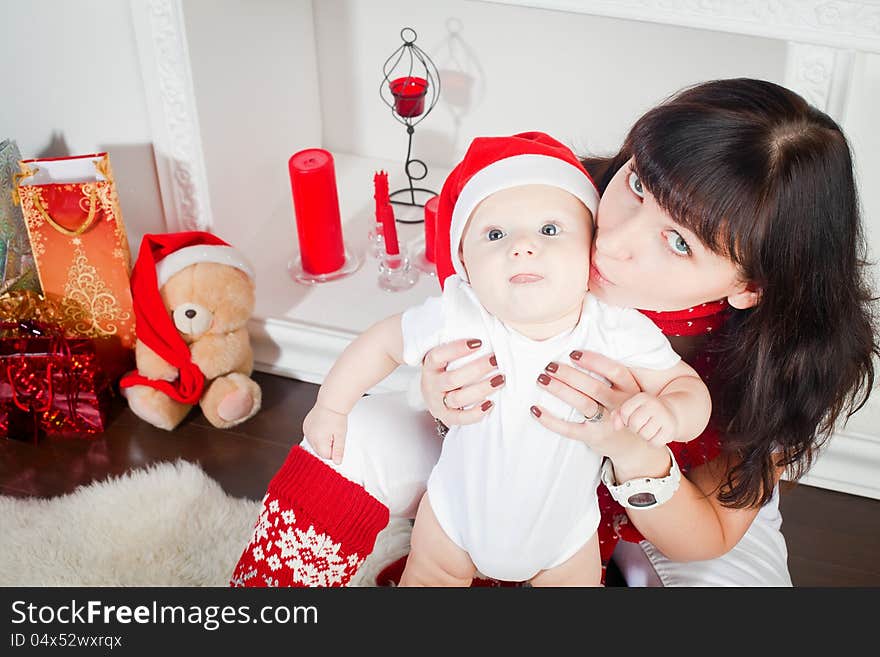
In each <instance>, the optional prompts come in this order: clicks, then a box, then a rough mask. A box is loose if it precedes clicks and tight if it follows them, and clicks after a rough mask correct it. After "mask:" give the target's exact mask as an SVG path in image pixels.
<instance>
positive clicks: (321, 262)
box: [287, 148, 345, 274]
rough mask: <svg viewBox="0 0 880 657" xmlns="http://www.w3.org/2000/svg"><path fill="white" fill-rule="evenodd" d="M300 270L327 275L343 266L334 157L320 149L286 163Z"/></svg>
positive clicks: (301, 152) (312, 150)
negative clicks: (300, 262)
mask: <svg viewBox="0 0 880 657" xmlns="http://www.w3.org/2000/svg"><path fill="white" fill-rule="evenodd" d="M287 164H288V169H289V171H290V187H291V190H292V192H293V209H294V212H295V213H296V232H297V235H298V236H299V251H300V257H301V258H302V268H303V270H304V271H306V272H308V273H309V274H329V273H332V272H335V271H337V270H339V269H341V268H342V266H343V265H344V264H345V246H344V245H343V243H342V221H341V220H340V218H339V197H338V195H337V193H336V171H335V169H334V167H333V156H332V155H331V154H330V153H329V152H328V151H325V150H324V149H322V148H308V149H306V150H302V151H299V152H298V153H294V154H293V155H292V156H291V158H290V160H289V161H288V163H287Z"/></svg>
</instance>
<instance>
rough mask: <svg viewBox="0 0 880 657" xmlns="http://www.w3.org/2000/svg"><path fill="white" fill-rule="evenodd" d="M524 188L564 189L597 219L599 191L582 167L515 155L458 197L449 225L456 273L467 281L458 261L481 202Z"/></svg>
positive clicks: (480, 176) (491, 167)
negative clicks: (507, 191) (546, 187)
mask: <svg viewBox="0 0 880 657" xmlns="http://www.w3.org/2000/svg"><path fill="white" fill-rule="evenodd" d="M520 185H549V186H551V187H558V188H560V189H564V190H565V191H566V192H569V193H570V194H573V195H574V196H575V197H577V198H578V199H580V201H581V202H582V203H583V204H584V205H586V206H587V209H589V211H590V212H592V213H593V215H595V214H596V208H597V207H598V205H599V191H598V190H597V189H596V186H595V185H594V184H593V183H592V181H591V180H590V179H589V178H588V177H587V175H586V174H585V173H584V172H583V171H582V170H581V169H579V168H578V167H576V166H574V165H573V164H570V163H568V162H566V161H565V160H562V159H560V158H558V157H553V156H550V155H535V154H531V153H529V154H525V155H514V156H512V157H506V158H504V159H501V160H498V161H497V162H493V163H492V164H490V165H489V166H487V167H484V168H483V169H480V170H479V171H478V172H477V173H475V174H474V175H473V176H471V178H470V179H469V180H468V181H467V183H466V184H465V186H464V187H463V188H462V190H461V193H459V195H458V200H457V201H456V203H455V208H454V209H453V210H452V219H451V221H450V224H449V251H450V256H451V257H452V266H453V267H454V268H455V273H456V274H458V275H459V276H461V278H462V280H467V275H466V273H465V271H464V265H463V264H462V262H461V258H459V257H458V249H459V245H460V243H461V236H462V233H463V232H464V227H465V226H466V225H467V221H468V218H469V217H470V216H471V212H473V211H474V208H476V207H477V205H479V204H480V201H482V200H483V199H485V198H486V197H488V196H490V195H491V194H494V193H495V192H500V191H501V190H502V189H510V188H511V187H519V186H520Z"/></svg>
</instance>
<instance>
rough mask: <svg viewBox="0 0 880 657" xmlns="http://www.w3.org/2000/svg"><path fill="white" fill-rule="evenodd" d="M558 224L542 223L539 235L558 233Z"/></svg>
mask: <svg viewBox="0 0 880 657" xmlns="http://www.w3.org/2000/svg"><path fill="white" fill-rule="evenodd" d="M558 234H559V226H557V225H556V224H544V225H543V226H541V235H551V236H552V235H558Z"/></svg>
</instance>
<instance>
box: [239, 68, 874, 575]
mask: <svg viewBox="0 0 880 657" xmlns="http://www.w3.org/2000/svg"><path fill="white" fill-rule="evenodd" d="M585 165H586V166H587V168H588V170H590V171H591V173H592V174H593V177H594V179H595V181H596V183H597V185H598V187H599V191H600V192H601V193H602V196H601V200H600V203H599V208H598V212H597V215H596V235H595V241H594V245H593V254H592V260H593V268H592V272H591V276H590V289H591V292H593V294H595V295H597V296H599V297H600V298H601V299H602V300H603V301H606V302H607V303H610V304H617V305H623V306H634V307H637V308H642V309H644V310H645V312H646V314H648V316H649V317H651V318H652V319H654V320H655V321H656V322H657V323H658V325H659V326H660V327H661V329H663V330H664V332H665V333H667V335H668V336H669V337H670V340H671V341H672V344H673V347H674V348H675V349H676V350H677V351H678V352H679V353H680V354H681V356H682V357H683V358H684V359H685V360H686V361H688V362H689V363H691V364H692V365H694V367H695V368H696V369H697V370H698V371H699V372H700V373H701V375H702V376H703V377H704V378H705V379H706V381H707V383H708V385H709V388H710V390H711V392H712V401H713V417H712V422H711V423H710V427H709V428H708V429H707V431H706V432H704V434H703V435H702V436H701V437H700V438H697V439H696V440H695V441H692V442H691V443H688V444H687V445H680V446H679V447H678V449H676V448H675V445H674V444H673V445H670V446H671V447H673V452H674V453H675V456H676V459H675V460H673V459H671V458H670V455H669V452H668V451H667V450H666V449H658V448H655V447H652V446H651V445H649V444H647V443H646V442H645V441H644V440H643V439H642V438H640V437H639V436H637V435H636V434H634V433H632V432H630V431H628V430H621V431H615V430H614V426H617V425H615V423H614V422H613V421H612V420H611V417H612V416H613V411H614V410H615V409H616V408H617V407H618V406H619V405H620V404H621V403H622V402H623V401H624V400H626V399H628V398H629V397H631V396H632V395H633V394H634V393H636V392H638V391H639V388H638V384H637V383H636V379H635V378H634V377H633V376H632V374H631V373H630V372H629V370H628V369H626V368H625V367H623V366H621V365H620V364H618V363H615V362H612V361H609V360H608V359H605V358H603V357H601V356H599V355H598V354H591V353H588V352H579V351H575V352H572V356H571V361H570V362H569V363H548V367H547V372H546V376H542V377H541V380H540V381H536V383H535V385H536V386H538V385H542V386H546V388H547V390H548V391H549V392H551V393H552V394H554V395H555V396H557V397H559V398H560V399H561V400H562V401H564V402H566V403H567V404H569V405H570V406H572V407H574V408H575V409H577V410H579V411H581V413H583V415H584V416H585V417H586V418H588V419H591V420H596V421H591V422H582V423H569V422H563V421H562V420H560V419H559V418H556V417H554V416H553V415H552V414H551V413H549V412H545V411H544V410H543V409H541V408H538V407H534V408H533V409H532V415H533V416H534V419H535V421H537V422H540V423H541V424H543V425H544V426H545V427H547V428H549V429H551V430H552V431H555V432H556V433H559V434H562V435H564V436H567V437H569V438H571V439H572V440H582V441H584V442H586V443H587V444H589V445H590V446H591V447H592V448H593V449H594V450H595V451H597V452H598V453H600V454H602V455H605V456H607V457H608V467H607V469H606V472H605V473H604V475H603V480H604V481H605V482H606V483H607V485H608V487H607V488H606V487H600V495H601V496H602V497H603V498H604V500H605V504H604V506H603V524H602V525H601V526H600V543H601V545H600V547H601V551H602V557H603V560H606V561H607V559H608V558H610V556H611V554H612V551H614V548H615V547H617V550H616V552H615V557H614V558H615V560H616V562H617V563H618V565H619V566H620V568H621V570H622V572H623V574H624V577H625V578H626V579H627V582H628V583H629V584H630V585H638V584H663V585H699V584H706V585H762V584H763V585H789V584H790V578H789V575H788V569H787V565H786V560H787V554H786V548H785V541H784V539H783V537H782V535H781V533H780V526H781V518H780V516H779V513H778V481H779V478H780V476H781V475H782V474H783V472H785V471H786V470H788V471H789V472H790V473H791V475H792V476H793V477H797V476H799V475H800V474H802V473H803V472H804V471H805V469H806V468H807V467H809V465H810V463H811V461H812V459H813V457H814V456H815V454H816V451H817V449H818V448H819V447H820V445H821V444H822V442H823V441H824V440H825V439H827V438H828V437H829V436H830V434H831V432H832V430H833V428H834V426H835V423H836V421H837V420H838V419H839V418H842V417H844V416H848V415H849V414H851V413H852V412H853V411H854V410H857V409H858V408H859V407H860V406H861V405H862V404H863V403H864V401H865V400H866V399H867V396H868V394H869V393H870V391H871V388H872V385H873V380H874V369H873V364H872V356H873V355H876V354H878V353H880V349H878V344H877V339H876V332H875V327H874V320H873V308H872V305H871V304H872V298H871V294H870V291H869V289H868V286H867V283H866V270H865V263H864V257H865V251H866V248H865V244H864V240H863V235H862V227H861V223H860V220H859V212H858V202H857V196H856V189H855V183H854V179H853V167H852V160H851V156H850V151H849V147H848V145H847V142H846V139H845V137H844V135H843V133H842V132H841V130H840V128H839V127H838V126H837V124H836V123H834V121H832V120H831V119H830V118H829V117H828V116H826V115H825V114H823V113H822V112H820V111H818V110H816V109H815V108H813V107H811V106H810V105H808V104H807V103H806V102H805V101H804V100H803V99H802V98H801V97H799V96H798V95H796V94H794V93H792V92H791V91H788V90H787V89H784V88H783V87H780V86H778V85H775V84H772V83H769V82H763V81H758V80H746V79H736V80H720V81H715V82H708V83H704V84H701V85H698V86H696V87H693V88H691V89H687V90H685V91H683V92H681V93H679V94H678V95H676V96H674V97H673V98H671V99H670V100H668V101H667V102H665V103H662V104H661V105H659V106H658V107H656V108H654V109H652V110H650V111H649V112H648V113H647V114H645V115H644V116H643V117H642V118H641V119H639V120H638V121H637V122H636V124H635V126H634V127H633V128H632V130H631V131H630V133H629V135H628V136H627V138H626V141H625V142H624V144H623V147H622V148H621V150H620V152H619V153H618V154H617V155H615V156H614V157H611V158H607V159H592V160H587V161H586V162H585ZM477 346H479V345H477ZM473 348H476V347H474V343H473V341H471V342H470V344H468V341H461V342H458V343H451V344H449V345H441V346H439V347H436V348H435V349H434V350H432V351H431V352H429V354H428V355H427V357H426V358H425V362H424V367H423V376H422V392H423V395H424V398H425V402H426V403H427V406H428V409H429V410H430V411H431V413H432V415H433V416H434V417H436V418H437V419H438V420H439V421H441V422H442V423H445V424H446V425H447V426H448V425H451V424H462V423H468V422H475V421H479V420H480V418H481V417H482V414H483V413H491V412H492V407H491V405H487V404H485V403H484V402H485V401H486V400H487V399H488V398H489V397H490V395H491V394H492V392H493V391H494V390H495V389H497V388H498V387H499V386H500V385H503V384H504V380H503V373H498V372H496V371H494V370H495V362H494V360H493V359H491V357H487V358H483V359H481V360H479V361H476V362H474V363H471V364H469V365H467V366H465V367H462V368H460V369H457V370H454V371H449V372H447V371H446V365H447V364H448V363H449V362H451V361H452V360H455V359H456V358H459V357H461V356H464V355H466V354H467V353H468V352H469V351H470V350H471V349H473ZM587 372H595V373H597V374H600V375H602V376H603V377H605V379H607V380H608V381H609V382H610V383H611V385H610V386H609V385H605V384H604V383H600V382H599V381H598V380H597V379H596V378H595V377H592V376H590V375H589V374H588V373H587ZM460 409H466V410H460ZM484 409H485V410H484ZM439 441H440V439H439V438H438V437H437V434H436V431H435V426H434V422H433V420H432V419H431V418H430V417H429V416H428V414H426V413H424V412H420V411H416V410H412V409H411V408H410V407H409V405H408V404H407V403H406V400H405V398H404V396H403V395H374V396H371V397H365V398H363V399H362V400H361V401H360V402H359V404H358V406H357V407H356V408H355V411H354V412H353V413H352V415H351V416H350V421H349V427H348V436H347V438H346V454H345V458H344V459H343V462H342V464H341V465H338V466H336V465H334V464H332V463H330V462H326V461H323V460H321V459H318V458H317V457H315V456H314V455H313V454H310V453H308V452H306V451H305V450H304V449H302V448H300V447H295V448H294V449H293V450H291V453H290V455H289V456H288V459H287V461H286V462H285V464H284V466H283V467H282V468H281V470H280V471H279V473H278V474H277V475H276V477H275V478H274V479H273V481H272V482H271V483H270V486H269V492H268V493H267V496H266V500H265V506H264V510H263V513H262V514H261V517H260V520H259V521H258V523H257V527H256V530H255V533H254V537H253V538H252V539H251V542H250V543H249V545H248V546H247V547H246V548H245V551H244V554H243V555H242V558H241V560H240V561H239V563H238V565H237V567H236V570H235V573H234V576H233V582H232V583H233V584H236V585H267V584H270V585H271V584H280V585H330V584H345V583H346V582H347V581H348V580H349V579H350V577H351V575H352V574H353V573H354V571H355V570H356V569H357V567H358V565H359V564H360V563H361V562H362V561H363V559H364V558H365V557H366V555H367V554H368V553H369V551H370V550H371V549H372V545H373V541H374V538H375V534H376V533H377V532H378V531H379V530H380V529H381V528H382V527H383V526H384V525H385V523H386V522H387V518H388V514H389V512H390V513H392V514H394V515H403V516H409V517H411V516H412V514H413V513H414V512H415V507H416V504H417V502H418V500H419V499H420V497H421V495H422V493H423V492H424V486H425V481H426V478H427V476H428V473H429V472H430V471H431V468H432V466H433V464H434V463H435V461H436V459H437V456H438V454H439V446H440V445H439ZM679 471H680V472H679ZM609 491H611V492H612V493H613V497H614V499H612V495H611V494H610V493H609ZM632 493H636V494H635V495H633V494H632ZM618 502H622V503H623V504H624V505H625V507H626V508H624V506H621V505H620V504H619V503H618ZM621 538H623V539H625V540H624V541H620V540H619V539H621Z"/></svg>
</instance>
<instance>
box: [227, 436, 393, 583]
mask: <svg viewBox="0 0 880 657" xmlns="http://www.w3.org/2000/svg"><path fill="white" fill-rule="evenodd" d="M387 524H388V508H387V507H386V506H385V505H383V504H382V503H381V502H379V501H378V500H377V499H376V498H374V497H373V496H372V495H370V494H369V493H368V492H367V491H366V490H364V488H362V487H361V486H358V485H357V484H355V483H353V482H351V481H349V480H348V479H346V478H345V477H343V476H342V475H340V474H339V473H338V472H336V471H335V470H334V469H333V468H331V467H329V466H328V465H326V464H324V463H322V462H321V460H320V459H318V458H315V457H314V456H312V455H311V454H309V453H308V452H306V451H305V450H304V449H302V448H301V447H299V445H297V446H295V447H294V448H293V449H291V450H290V454H288V455H287V460H286V461H285V462H284V465H282V466H281V469H280V470H279V471H278V473H277V474H276V475H275V477H274V478H273V479H272V481H271V482H269V490H268V491H267V492H266V496H265V497H264V498H263V508H262V510H261V511H260V517H259V519H258V520H257V524H256V527H254V533H253V536H252V537H251V540H250V542H249V543H248V544H247V547H245V549H244V552H243V553H242V555H241V557H240V558H239V561H238V564H237V565H236V567H235V571H234V572H233V574H232V580H231V581H230V585H231V586H298V587H305V586H345V585H347V584H348V581H349V580H350V579H351V577H352V576H353V575H354V574H355V572H357V569H358V568H359V567H360V565H361V564H362V563H363V562H364V559H366V557H367V555H368V554H369V553H370V552H371V551H372V550H373V544H374V543H375V541H376V534H378V533H379V532H380V531H381V530H382V529H384V528H385V525H387Z"/></svg>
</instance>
